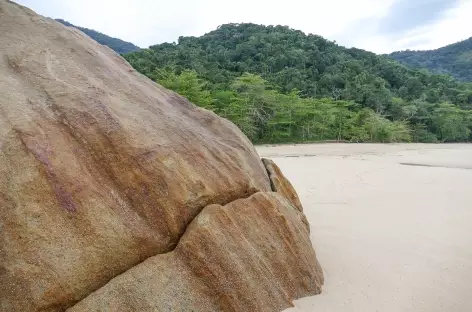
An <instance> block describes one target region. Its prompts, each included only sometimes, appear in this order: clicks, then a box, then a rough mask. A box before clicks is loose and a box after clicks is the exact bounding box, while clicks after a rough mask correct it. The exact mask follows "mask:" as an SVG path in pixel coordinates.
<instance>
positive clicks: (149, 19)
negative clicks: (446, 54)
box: [17, 0, 472, 53]
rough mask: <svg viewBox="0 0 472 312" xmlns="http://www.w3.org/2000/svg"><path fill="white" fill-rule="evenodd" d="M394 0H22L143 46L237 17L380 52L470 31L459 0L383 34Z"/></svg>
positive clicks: (466, 1)
mask: <svg viewBox="0 0 472 312" xmlns="http://www.w3.org/2000/svg"><path fill="white" fill-rule="evenodd" d="M396 1H404V0H357V1H352V0H311V1H310V0H291V1H284V2H281V1H274V0H239V1H236V2H235V1H227V0H219V1H217V0H199V1H192V0H180V1H169V0H166V1H162V0H17V2H18V3H20V4H23V5H25V6H28V7H30V8H32V9H33V10H35V11H37V12H38V13H40V14H42V15H46V16H50V17H54V18H63V19H65V20H67V21H69V22H71V23H73V24H76V25H79V26H83V27H88V28H92V29H95V30H98V31H100V32H102V33H105V34H107V35H110V36H114V37H118V38H120V39H123V40H126V41H130V42H133V43H135V44H137V45H139V46H141V47H147V46H149V45H152V44H156V43H161V42H165V41H170V42H172V41H176V40H177V38H178V37H179V36H191V35H193V36H199V35H202V34H204V33H206V32H209V31H211V30H213V29H215V28H216V27H217V26H219V25H221V24H224V23H238V22H252V23H257V24H266V25H268V24H282V25H287V26H290V27H291V28H294V29H300V30H302V31H304V32H306V33H314V34H318V35H321V36H323V37H325V38H327V39H330V40H337V41H338V42H339V43H340V44H343V45H347V46H355V47H358V48H363V49H367V50H371V51H374V52H379V53H383V52H390V51H394V50H398V49H406V48H418V47H427V48H437V47H440V46H442V45H445V44H448V43H452V42H455V41H458V40H460V39H465V38H467V37H468V36H471V35H472V34H470V33H467V31H468V30H469V28H468V27H467V25H466V24H465V23H466V22H467V20H468V18H467V17H466V16H467V15H469V16H470V15H472V7H471V3H472V0H458V1H462V2H461V5H460V7H458V8H456V9H452V10H450V12H447V14H446V15H445V16H444V18H442V19H440V20H437V21H435V23H434V24H430V25H429V26H428V27H421V26H420V27H416V28H415V29H413V30H411V31H409V32H407V33H406V35H405V36H404V38H403V37H401V38H392V34H382V33H379V32H378V23H379V21H380V20H381V19H382V18H386V17H388V14H389V9H391V8H392V7H393V4H395V3H396ZM409 1H413V0H409ZM422 1H430V0H422ZM431 1H440V0H431ZM444 1H452V0H444Z"/></svg>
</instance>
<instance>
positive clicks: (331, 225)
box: [258, 144, 472, 312]
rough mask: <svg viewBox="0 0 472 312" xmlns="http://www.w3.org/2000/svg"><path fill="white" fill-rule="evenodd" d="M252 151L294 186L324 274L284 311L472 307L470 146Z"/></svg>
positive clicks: (339, 146)
mask: <svg viewBox="0 0 472 312" xmlns="http://www.w3.org/2000/svg"><path fill="white" fill-rule="evenodd" d="M258 151H259V154H260V155H261V156H262V157H268V158H272V159H273V160H274V161H275V162H276V163H277V164H278V165H279V166H280V167H281V169H282V171H283V172H284V173H285V175H286V176H287V177H288V178H289V179H290V181H291V182H292V183H293V185H294V186H295V188H296V189H297V191H298V193H299V195H300V198H301V200H302V203H303V205H304V208H305V213H306V215H307V217H308V220H309V222H310V224H311V228H312V232H311V239H312V242H313V244H314V246H315V250H316V252H317V255H318V259H319V260H320V263H321V265H322V266H323V270H324V274H325V286H324V288H323V293H322V294H321V295H319V296H314V297H308V298H302V299H300V300H298V301H296V302H295V305H296V307H295V308H291V309H288V310H287V311H291V312H295V311H310V312H311V311H329V312H336V311H359V312H369V311H380V312H387V311H392V312H398V311H415V312H416V311H425V312H436V311H447V312H448V311H458V312H462V311H463V312H469V311H472V293H471V290H472V144H471V145H467V144H451V145H450V144H442V145H426V144H395V145H384V144H313V145H286V146H273V147H270V146H259V147H258Z"/></svg>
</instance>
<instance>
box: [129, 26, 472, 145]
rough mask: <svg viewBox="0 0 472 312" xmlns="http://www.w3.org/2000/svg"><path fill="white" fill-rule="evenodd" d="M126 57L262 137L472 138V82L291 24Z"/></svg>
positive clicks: (187, 40) (235, 30) (238, 29)
mask: <svg viewBox="0 0 472 312" xmlns="http://www.w3.org/2000/svg"><path fill="white" fill-rule="evenodd" d="M125 57H126V59H127V60H128V61H129V62H130V63H131V64H132V65H133V66H134V67H135V68H136V69H137V70H138V71H140V72H142V73H143V74H145V75H147V76H148V77H150V78H151V79H154V80H156V81H158V82H159V83H161V84H162V85H164V86H166V87H168V88H170V89H172V90H174V91H176V92H178V93H180V94H182V95H183V96H186V97H187V98H188V99H189V100H191V101H192V102H194V103H196V104H198V105H200V106H203V107H207V108H210V109H212V110H214V111H215V112H216V113H217V114H220V115H222V116H224V117H227V118H229V119H230V120H232V121H233V122H235V123H236V124H237V125H238V126H239V127H240V128H241V129H242V130H243V131H244V132H245V133H246V134H247V135H248V136H249V137H250V138H251V139H252V140H253V141H254V142H256V143H260V142H300V141H317V140H349V141H355V142H368V141H375V142H396V141H411V140H413V141H422V142H434V141H448V142H449V141H465V140H470V139H471V136H470V133H471V127H472V115H471V108H472V87H471V85H467V84H464V83H459V82H457V81H455V80H454V79H452V78H451V77H449V76H441V75H433V74H430V73H429V72H427V71H425V70H423V71H419V70H414V69H410V68H408V67H406V66H404V65H401V64H399V63H398V62H396V61H393V60H391V59H389V58H388V57H383V56H378V55H375V54H373V53H370V52H366V51H362V50H358V49H346V48H344V47H341V46H338V45H337V44H335V43H334V42H330V41H327V40H325V39H323V38H322V37H319V36H316V35H306V34H304V33H303V32H301V31H297V30H292V29H290V28H288V27H283V26H261V25H254V24H227V25H223V26H220V27H219V28H218V29H217V30H215V31H212V32H210V33H208V34H206V35H204V36H201V37H198V38H197V37H180V38H179V41H178V43H177V44H171V43H164V44H160V45H155V46H151V47H150V48H149V49H145V50H142V51H139V52H134V53H130V54H127V55H125Z"/></svg>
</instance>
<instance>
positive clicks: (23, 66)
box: [0, 0, 323, 311]
mask: <svg viewBox="0 0 472 312" xmlns="http://www.w3.org/2000/svg"><path fill="white" fill-rule="evenodd" d="M0 47H1V49H0V311H63V310H65V309H67V308H71V310H73V311H91V310H94V311H95V310H97V311H159V310H166V309H167V310H168V309H171V310H179V311H180V310H185V309H187V308H188V309H194V310H197V311H198V310H201V309H203V307H205V308H204V310H228V311H231V310H233V311H241V310H245V311H262V310H268V311H274V310H280V309H283V308H284V307H286V306H289V305H290V302H291V301H292V300H293V299H295V298H299V297H301V296H305V295H309V294H315V293H319V292H320V291H321V284H322V281H323V276H322V272H321V270H320V267H319V264H318V262H317V260H316V256H315V253H314V251H313V249H312V246H311V243H310V240H309V234H308V230H307V228H306V227H305V226H304V225H303V220H304V215H303V213H302V212H301V210H300V208H299V207H296V206H297V204H295V206H294V203H293V201H291V200H293V198H288V199H286V194H283V193H279V194H276V193H272V192H271V191H272V188H271V182H270V179H269V177H268V174H267V169H266V168H265V166H264V164H263V163H262V162H261V160H260V159H259V157H258V155H257V153H256V151H255V149H254V147H253V146H252V144H251V143H250V142H249V141H248V139H247V138H246V137H245V136H244V135H243V134H242V133H241V132H240V131H239V129H238V128H237V127H236V126H234V125H233V124H232V123H231V122H229V121H227V120H225V119H222V118H219V117H218V116H216V115H215V114H213V113H211V112H208V111H206V110H203V109H200V108H198V107H196V106H194V105H193V104H191V103H189V102H188V101H187V100H186V99H184V98H182V97H180V96H178V95H176V94H175V93H173V92H170V91H168V90H166V89H164V88H162V87H161V86H159V85H157V84H155V83H154V82H152V81H150V80H149V79H147V78H146V77H144V76H142V75H140V74H139V73H136V72H135V71H134V70H133V69H132V68H131V67H130V66H129V64H128V63H127V62H126V61H125V60H124V59H123V58H122V57H120V56H119V55H117V54H116V53H115V52H113V51H112V50H111V49H109V48H107V47H105V46H102V45H100V44H98V43H96V42H95V41H93V40H92V39H90V38H89V37H87V36H86V35H84V34H83V33H81V32H80V31H78V30H76V29H74V28H67V27H65V26H63V25H61V24H59V23H58V22H55V21H54V20H52V19H47V18H44V17H42V16H39V15H37V14H35V13H34V12H33V11H31V10H29V9H27V8H24V7H21V6H19V5H17V4H14V3H12V2H10V1H5V0H0ZM272 184H273V183H272ZM274 191H277V190H274ZM254 194H255V195H254ZM251 195H252V196H251ZM205 207H206V208H205ZM202 210H203V212H202ZM189 224H190V226H189ZM184 233H185V234H184ZM143 261H144V262H143ZM166 285H169V286H168V287H169V288H166ZM178 292H182V293H179V294H177V293H178ZM279 296H281V297H279ZM84 298H86V299H84ZM126 298H129V300H127V301H126V300H125V299H126ZM81 300H82V301H81ZM125 301H126V302H125ZM206 307H208V309H207V308H206Z"/></svg>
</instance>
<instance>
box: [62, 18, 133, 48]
mask: <svg viewBox="0 0 472 312" xmlns="http://www.w3.org/2000/svg"><path fill="white" fill-rule="evenodd" d="M56 21H58V22H59V23H62V24H64V25H66V26H70V27H75V28H77V29H80V30H81V31H82V32H84V33H85V34H87V35H88V36H89V37H90V38H92V39H93V40H95V41H97V42H98V43H100V44H103V45H106V46H108V47H110V48H111V49H113V50H115V51H116V52H117V53H120V54H125V53H130V52H135V51H139V50H141V49H140V48H139V47H138V46H136V45H134V44H132V43H131V42H127V41H123V40H121V39H118V38H113V37H110V36H107V35H105V34H102V33H101V32H98V31H96V30H93V29H89V28H84V27H80V26H76V25H74V24H71V23H69V22H68V21H65V20H63V19H56Z"/></svg>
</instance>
